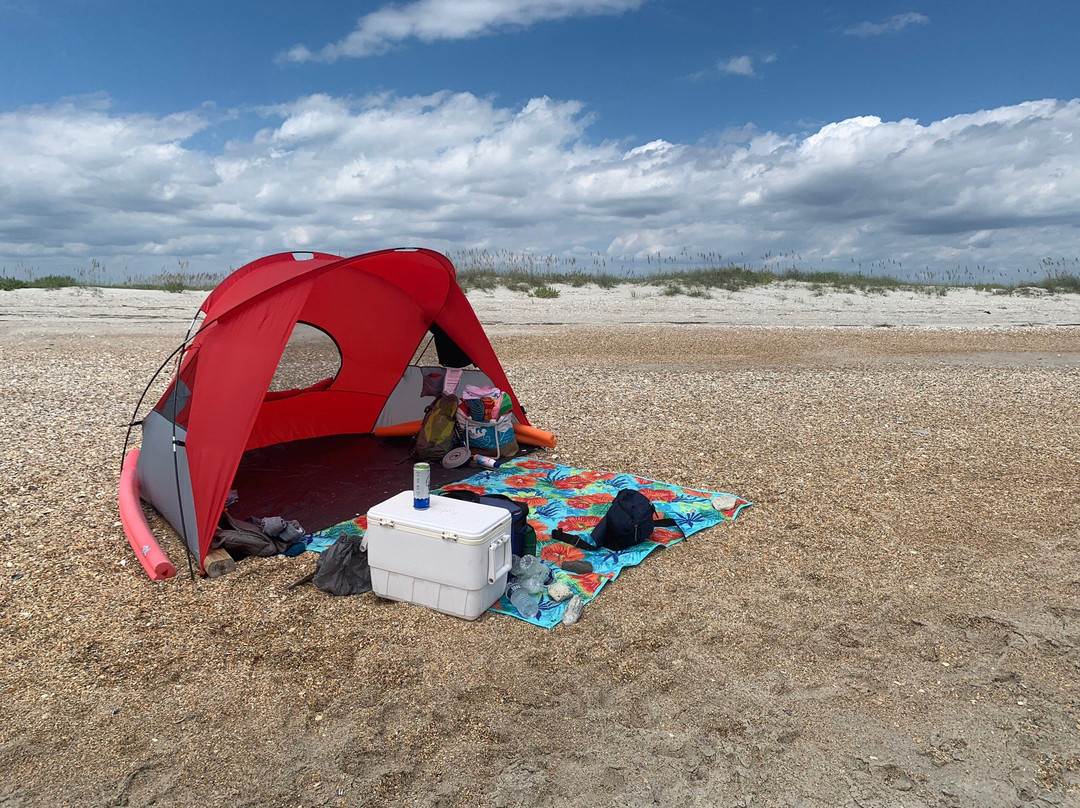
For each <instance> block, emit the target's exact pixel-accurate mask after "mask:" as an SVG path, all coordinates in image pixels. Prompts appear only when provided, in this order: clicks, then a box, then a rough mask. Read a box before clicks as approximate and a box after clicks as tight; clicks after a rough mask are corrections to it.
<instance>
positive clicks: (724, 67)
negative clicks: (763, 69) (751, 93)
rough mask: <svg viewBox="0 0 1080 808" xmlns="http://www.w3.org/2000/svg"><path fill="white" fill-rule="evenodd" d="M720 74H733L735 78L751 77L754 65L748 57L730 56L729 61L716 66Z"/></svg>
mask: <svg viewBox="0 0 1080 808" xmlns="http://www.w3.org/2000/svg"><path fill="white" fill-rule="evenodd" d="M717 67H718V68H720V72H721V73H733V74H735V75H736V76H753V75H754V63H753V62H752V61H751V59H750V57H749V56H732V57H731V58H730V59H728V60H727V61H724V62H720V63H719V64H717Z"/></svg>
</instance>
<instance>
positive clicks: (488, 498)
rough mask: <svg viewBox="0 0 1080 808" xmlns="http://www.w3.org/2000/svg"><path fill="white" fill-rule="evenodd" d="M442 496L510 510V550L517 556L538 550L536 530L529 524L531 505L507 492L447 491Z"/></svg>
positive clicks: (530, 553) (531, 553)
mask: <svg viewBox="0 0 1080 808" xmlns="http://www.w3.org/2000/svg"><path fill="white" fill-rule="evenodd" d="M441 496H444V497H449V498H450V499H460V500H463V501H465V502H479V503H480V504H481V505H492V506H494V507H496V508H504V509H505V510H507V511H509V512H510V552H511V553H512V554H513V555H516V556H523V555H533V554H534V553H535V552H536V531H535V530H533V528H532V525H530V524H529V505H528V503H526V502H520V501H518V500H516V499H510V497H508V496H506V495H505V494H484V495H482V496H481V495H480V494H477V493H476V492H475V491H447V492H445V493H443V494H442V495H441Z"/></svg>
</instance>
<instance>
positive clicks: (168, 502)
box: [138, 411, 199, 558]
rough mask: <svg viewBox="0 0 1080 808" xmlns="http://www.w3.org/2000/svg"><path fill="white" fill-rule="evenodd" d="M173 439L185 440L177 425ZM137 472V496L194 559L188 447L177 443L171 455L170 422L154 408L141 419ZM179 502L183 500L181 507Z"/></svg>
mask: <svg viewBox="0 0 1080 808" xmlns="http://www.w3.org/2000/svg"><path fill="white" fill-rule="evenodd" d="M176 439H177V441H179V442H180V443H184V442H186V440H187V432H186V431H185V430H184V429H182V428H181V427H179V426H177V427H176ZM138 475H139V495H140V496H141V497H142V498H143V499H145V500H146V501H147V502H149V503H150V504H151V505H153V506H154V507H155V508H157V510H158V513H160V514H161V515H162V516H164V517H165V521H167V522H168V523H169V524H170V525H172V526H173V529H174V530H175V531H176V532H177V534H178V535H179V536H180V537H181V538H182V539H184V541H185V542H186V544H187V546H188V549H189V550H190V551H191V553H192V554H194V555H195V557H196V558H197V557H198V555H199V541H198V533H197V527H198V518H197V516H196V514H195V503H194V499H193V497H192V492H191V475H190V472H189V470H188V457H187V449H186V448H185V447H184V446H181V445H178V446H177V447H176V453H175V455H174V453H173V425H172V422H171V421H169V420H168V419H167V418H164V417H162V415H161V414H160V413H159V412H157V411H151V412H150V413H149V414H148V415H147V416H146V418H145V419H143V425H142V446H141V448H140V450H139V464H138ZM177 475H179V485H177ZM177 491H179V499H178V498H177ZM180 503H183V506H182V510H181V504H180Z"/></svg>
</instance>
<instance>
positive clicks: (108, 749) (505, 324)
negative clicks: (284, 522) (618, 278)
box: [0, 286, 1080, 808]
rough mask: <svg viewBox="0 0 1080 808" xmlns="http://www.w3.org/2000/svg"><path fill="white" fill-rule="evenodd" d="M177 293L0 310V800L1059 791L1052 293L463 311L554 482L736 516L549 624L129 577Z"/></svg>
mask: <svg viewBox="0 0 1080 808" xmlns="http://www.w3.org/2000/svg"><path fill="white" fill-rule="evenodd" d="M202 297H203V295H202V294H199V293H183V294H168V293H163V292H158V293H154V292H135V291H132V290H69V291H57V292H46V291H41V290H23V291H16V292H5V293H0V369H2V373H0V401H2V409H0V526H2V528H0V538H2V540H3V549H4V552H3V560H2V563H3V569H2V575H0V605H2V610H0V631H2V635H3V643H2V644H0V693H2V696H3V697H2V699H0V806H4V808H9V806H10V807H12V808H13V807H14V806H56V805H73V806H83V805H126V806H148V805H155V806H188V805H208V806H209V805H230V806H309V805H311V806H314V805H329V806H334V805H349V806H368V805H371V806H377V805H409V806H411V805H417V806H430V805H438V806H466V805H470V806H472V805H484V806H487V805H494V806H526V805H527V806H581V805H627V806H645V805H671V806H719V805H723V806H747V807H749V806H790V807H791V808H795V806H799V807H800V808H826V807H830V808H831V807H832V806H849V805H857V806H905V807H911V806H998V805H1001V806H1012V805H1021V804H1024V805H1034V806H1049V805H1061V806H1068V805H1080V647H1078V646H1080V573H1078V572H1077V570H1080V483H1078V480H1080V419H1078V418H1077V417H1076V402H1077V401H1078V400H1080V327H1078V326H1077V323H1080V298H1078V297H1077V296H1074V295H1054V296H1049V297H1028V296H1024V295H1015V296H995V295H989V294H986V293H979V292H972V291H965V292H951V293H949V294H947V295H945V296H942V297H938V296H928V295H914V294H908V293H891V294H888V295H844V294H838V293H828V294H824V295H817V294H815V292H814V291H813V290H811V289H809V288H806V287H798V286H795V287H778V286H774V287H769V288H767V289H764V290H759V291H755V292H744V293H737V294H733V295H728V294H717V295H715V296H714V297H713V298H712V299H709V300H705V299H697V298H688V297H685V296H679V297H666V296H664V295H662V294H659V293H658V291H657V290H656V289H650V288H647V287H621V288H620V289H619V290H617V291H616V292H614V293H613V292H603V291H600V290H597V289H595V288H592V289H588V288H586V289H576V290H575V289H562V290H561V295H560V297H559V298H557V299H555V300H539V299H535V298H526V297H525V296H523V295H520V294H515V293H508V292H499V293H473V294H471V295H470V298H471V299H472V300H473V302H474V304H475V306H476V308H477V311H478V313H479V315H480V317H481V320H482V321H483V322H485V323H486V324H489V332H490V335H491V337H492V341H493V343H494V344H495V347H496V350H497V352H498V353H499V355H500V357H502V359H503V361H504V365H505V367H506V370H507V373H508V375H509V376H510V378H511V380H512V381H513V383H514V385H515V389H516V390H517V392H518V394H519V396H520V397H521V398H522V400H523V401H525V402H526V405H527V407H528V409H529V413H530V416H531V418H532V419H533V421H534V422H535V423H536V424H538V425H539V426H542V427H544V428H548V429H551V430H552V431H554V432H556V433H557V434H558V435H559V438H560V446H559V448H558V449H557V450H556V452H554V453H553V454H555V455H557V460H558V462H563V463H568V464H571V465H580V466H587V467H593V468H607V469H613V470H618V471H633V472H636V473H639V474H643V475H645V476H648V477H653V478H656V479H661V480H666V481H669V482H673V483H679V484H684V485H690V486H694V487H701V488H709V489H714V490H722V491H730V492H732V493H736V494H739V495H741V496H744V497H747V498H749V499H751V500H753V502H754V505H753V507H752V508H750V509H748V510H746V511H744V512H743V514H742V515H741V516H740V517H739V519H738V520H736V521H735V522H731V523H726V524H723V525H720V526H718V527H715V528H712V529H709V530H707V531H704V532H702V533H698V534H696V535H694V536H692V537H691V538H690V539H688V540H687V541H685V542H683V543H681V544H679V545H676V546H674V547H671V548H669V549H667V550H663V551H660V552H658V553H656V554H654V555H653V556H651V557H650V559H649V560H648V561H647V562H646V563H645V564H643V565H642V566H641V567H638V568H635V569H631V570H628V571H627V572H625V573H624V574H623V575H622V576H621V577H620V578H619V580H618V581H616V582H615V583H614V584H612V585H611V586H609V587H608V588H607V589H606V590H605V591H604V593H603V594H602V595H601V596H600V597H599V598H598V599H597V600H596V601H595V602H594V603H592V604H590V606H588V607H587V608H586V610H585V614H584V616H583V617H582V619H581V621H580V622H579V623H578V624H576V625H575V626H572V627H559V628H557V629H555V630H552V631H550V632H549V631H544V630H542V629H538V628H535V627H532V626H529V625H527V624H525V623H522V622H520V621H517V620H514V619H511V618H507V617H501V616H496V615H492V614H485V615H484V616H482V617H481V618H480V619H479V620H478V621H476V622H474V623H468V622H464V621H461V620H457V619H455V618H452V617H447V616H443V615H439V614H436V613H434V612H430V611H428V610H425V609H423V608H420V607H414V606H409V605H405V604H400V603H394V602H389V601H382V600H379V599H377V598H375V597H374V596H372V595H370V594H369V595H362V596H357V597H352V598H343V599H335V598H332V597H330V596H327V595H324V594H322V593H320V592H318V591H317V590H314V589H313V588H311V587H302V588H297V589H288V588H287V587H288V585H289V584H290V583H291V582H293V581H294V580H295V579H296V578H298V577H300V576H301V575H303V574H304V573H305V572H307V571H308V570H310V569H311V568H312V566H313V563H314V561H313V558H311V557H310V554H305V556H301V557H300V558H296V559H285V558H275V559H266V560H255V559H251V560H248V561H245V562H242V563H241V564H240V565H239V566H238V568H237V571H236V572H235V573H234V574H232V575H229V576H225V577H222V578H218V579H213V580H211V579H206V580H201V579H197V580H196V581H194V582H192V581H191V580H189V579H188V578H187V574H186V568H185V567H184V566H183V564H182V561H181V559H182V557H181V555H180V553H179V543H178V541H177V540H176V539H175V537H173V536H172V535H171V534H170V533H168V532H167V531H165V530H162V531H161V532H162V543H163V546H164V547H165V549H166V550H167V551H169V552H170V554H171V555H172V557H173V558H174V560H178V561H181V564H180V565H179V566H181V570H182V571H181V574H180V575H179V576H178V577H177V578H175V579H172V580H169V581H165V582H158V583H154V582H151V581H150V580H149V579H148V578H147V577H146V576H145V574H144V573H143V571H142V568H141V567H140V566H139V564H138V562H137V561H136V560H135V558H134V556H133V554H132V553H131V550H130V548H129V546H128V544H127V541H126V539H125V537H124V535H123V532H122V530H121V528H120V526H119V520H118V516H117V512H116V506H115V500H116V490H117V476H118V472H119V465H120V452H121V446H122V444H123V439H124V433H125V424H126V423H127V420H128V418H129V417H130V415H131V409H132V407H133V406H134V402H135V401H136V399H137V398H138V396H139V394H140V393H141V392H142V389H143V386H144V385H145V383H146V380H147V379H148V378H149V376H150V374H151V373H152V372H153V371H154V370H155V369H156V368H157V366H158V365H159V364H160V363H161V362H162V361H163V360H164V359H165V357H166V356H167V355H168V354H169V352H170V351H171V350H172V349H173V348H174V347H175V346H176V344H177V343H178V342H179V340H180V339H181V338H182V336H183V333H184V331H185V330H186V327H187V323H188V321H189V320H190V317H191V315H192V314H193V313H194V310H195V309H196V308H197V306H198V303H199V302H200V301H201V299H202Z"/></svg>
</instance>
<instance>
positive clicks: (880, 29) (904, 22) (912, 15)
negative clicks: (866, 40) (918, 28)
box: [844, 11, 930, 37]
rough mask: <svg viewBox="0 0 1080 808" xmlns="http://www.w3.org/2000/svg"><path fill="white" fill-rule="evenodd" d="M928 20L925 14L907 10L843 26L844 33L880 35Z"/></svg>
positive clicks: (924, 22) (921, 23)
mask: <svg viewBox="0 0 1080 808" xmlns="http://www.w3.org/2000/svg"><path fill="white" fill-rule="evenodd" d="M929 22H930V18H929V17H927V16H926V15H925V14H920V13H919V12H917V11H909V12H907V13H905V14H893V15H892V16H891V17H886V18H885V19H884V20H881V21H880V22H860V23H859V24H858V25H853V26H851V27H850V28H845V29H844V33H845V34H849V35H851V36H859V37H868V36H881V35H882V34H895V33H896V32H897V31H903V30H904V29H905V28H907V27H908V26H909V25H926V24H927V23H929Z"/></svg>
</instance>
